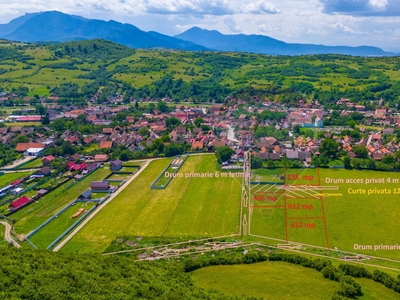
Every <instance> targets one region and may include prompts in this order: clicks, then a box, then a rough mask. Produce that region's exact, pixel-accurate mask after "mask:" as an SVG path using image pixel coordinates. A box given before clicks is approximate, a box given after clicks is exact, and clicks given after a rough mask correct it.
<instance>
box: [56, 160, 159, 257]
mask: <svg viewBox="0 0 400 300" xmlns="http://www.w3.org/2000/svg"><path fill="white" fill-rule="evenodd" d="M155 159H158V158H155ZM155 159H149V160H148V161H147V162H146V163H145V164H144V165H143V166H142V167H141V168H140V169H139V171H138V172H137V173H135V174H134V175H133V176H132V177H131V178H129V179H128V180H127V181H126V182H125V183H124V184H123V185H122V186H121V187H120V188H119V189H118V190H117V191H116V192H115V193H113V194H112V195H111V197H110V198H108V199H107V200H106V201H105V202H104V203H103V204H102V205H100V206H99V207H98V208H97V209H96V210H94V212H93V213H92V214H91V215H89V217H87V218H86V219H85V220H83V222H82V223H81V224H79V225H78V226H77V227H76V228H75V229H74V230H73V231H72V233H71V234H70V235H68V236H67V237H66V238H65V239H64V240H63V241H61V243H59V244H58V245H57V246H56V247H55V248H54V249H53V251H54V252H57V251H59V250H60V249H61V248H62V247H63V246H64V245H65V244H66V243H67V242H68V241H69V240H71V239H72V238H73V237H74V235H75V234H77V233H78V232H79V230H81V229H82V227H83V226H85V225H86V224H87V223H88V222H89V221H90V220H91V219H92V218H93V217H94V216H95V215H96V214H98V213H99V212H100V211H101V210H102V209H103V208H104V207H105V206H106V205H107V204H108V203H110V202H111V201H112V200H113V199H114V198H115V197H116V196H117V195H118V194H119V193H120V192H122V191H123V190H124V189H125V188H126V187H127V186H128V185H129V184H130V183H131V182H132V181H133V180H135V179H136V177H138V176H139V175H140V173H142V172H143V170H144V169H146V168H147V166H148V165H149V164H150V162H152V161H153V160H155Z"/></svg>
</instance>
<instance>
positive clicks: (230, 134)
mask: <svg viewBox="0 0 400 300" xmlns="http://www.w3.org/2000/svg"><path fill="white" fill-rule="evenodd" d="M228 140H230V141H232V142H235V143H238V142H239V141H238V140H237V139H236V137H235V129H234V128H233V127H232V126H231V125H228Z"/></svg>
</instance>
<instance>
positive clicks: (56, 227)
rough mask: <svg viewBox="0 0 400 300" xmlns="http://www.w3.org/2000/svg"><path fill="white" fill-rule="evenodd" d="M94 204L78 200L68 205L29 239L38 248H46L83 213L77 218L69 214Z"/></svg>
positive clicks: (87, 208)
mask: <svg viewBox="0 0 400 300" xmlns="http://www.w3.org/2000/svg"><path fill="white" fill-rule="evenodd" d="M94 205H95V203H93V202H92V203H87V202H85V203H83V202H78V203H76V204H75V205H73V206H70V207H69V208H68V209H67V210H65V211H64V212H63V213H62V214H60V215H58V216H57V218H55V219H53V220H52V221H51V222H50V223H49V224H48V225H46V226H45V227H43V228H42V229H40V230H39V231H38V232H37V233H35V234H34V235H33V236H31V237H30V241H31V242H32V243H33V244H34V245H35V246H36V247H37V248H38V249H46V248H47V247H48V246H49V245H50V244H51V243H52V242H53V241H54V240H55V239H56V238H58V237H59V236H60V235H61V234H62V233H63V232H64V231H65V230H67V229H68V228H69V227H70V226H72V225H73V224H74V223H75V222H76V221H78V220H79V218H80V217H82V216H83V215H84V213H82V214H81V215H80V216H78V217H77V218H71V216H72V215H73V214H75V213H76V212H77V211H78V209H80V208H84V209H85V211H87V210H89V209H90V208H92V207H93V206H94Z"/></svg>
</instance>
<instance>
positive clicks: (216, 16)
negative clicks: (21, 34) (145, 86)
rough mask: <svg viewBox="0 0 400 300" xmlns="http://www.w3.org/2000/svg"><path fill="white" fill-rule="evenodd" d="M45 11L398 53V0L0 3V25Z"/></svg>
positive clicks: (161, 28)
mask: <svg viewBox="0 0 400 300" xmlns="http://www.w3.org/2000/svg"><path fill="white" fill-rule="evenodd" d="M47 10H58V11H62V12H65V13H70V14H76V15H81V16H83V17H86V18H96V19H103V20H111V19H112V20H116V21H120V22H123V23H131V24H133V25H135V26H137V27H139V28H140V29H142V30H145V31H149V30H155V31H158V32H161V33H164V34H168V35H175V34H178V33H180V32H183V31H184V30H186V29H189V28H191V27H193V26H198V27H201V28H206V29H216V30H218V31H220V32H222V33H225V34H235V33H244V34H262V35H268V36H271V37H273V38H276V39H280V40H283V41H285V42H293V43H313V44H325V45H349V46H358V45H371V46H378V47H381V48H382V49H384V50H391V51H393V50H396V51H400V0H280V1H276V0H270V1H268V0H257V1H252V0H247V1H246V0H242V1H240V0H64V1H60V0H19V1H18V2H16V1H15V0H14V1H12V0H0V23H7V22H9V21H10V20H12V19H14V18H16V17H18V16H21V15H23V14H25V13H30V12H39V11H47Z"/></svg>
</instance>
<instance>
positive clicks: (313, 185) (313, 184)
mask: <svg viewBox="0 0 400 300" xmlns="http://www.w3.org/2000/svg"><path fill="white" fill-rule="evenodd" d="M289 184H290V183H288V185H289ZM290 185H303V186H304V185H305V186H307V185H308V186H321V185H320V184H305V183H303V184H301V183H293V184H290Z"/></svg>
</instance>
